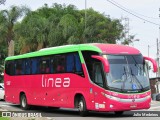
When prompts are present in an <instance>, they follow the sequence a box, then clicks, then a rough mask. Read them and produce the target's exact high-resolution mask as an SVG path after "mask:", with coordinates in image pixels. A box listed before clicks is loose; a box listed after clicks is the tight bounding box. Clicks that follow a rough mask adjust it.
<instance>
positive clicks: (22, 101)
mask: <svg viewBox="0 0 160 120" xmlns="http://www.w3.org/2000/svg"><path fill="white" fill-rule="evenodd" d="M20 105H21V108H22V109H23V110H27V109H29V107H30V106H29V105H28V103H27V98H26V95H25V94H22V95H21V96H20Z"/></svg>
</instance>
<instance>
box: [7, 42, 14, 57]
mask: <svg viewBox="0 0 160 120" xmlns="http://www.w3.org/2000/svg"><path fill="white" fill-rule="evenodd" d="M8 56H14V41H13V40H11V41H10V42H9V45H8Z"/></svg>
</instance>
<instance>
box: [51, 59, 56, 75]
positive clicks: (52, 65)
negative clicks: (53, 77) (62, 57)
mask: <svg viewBox="0 0 160 120" xmlns="http://www.w3.org/2000/svg"><path fill="white" fill-rule="evenodd" d="M50 72H51V73H55V59H54V57H51V65H50Z"/></svg>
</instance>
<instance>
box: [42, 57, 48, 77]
mask: <svg viewBox="0 0 160 120" xmlns="http://www.w3.org/2000/svg"><path fill="white" fill-rule="evenodd" d="M40 73H42V74H43V73H50V58H49V57H44V58H42V59H41V61H40Z"/></svg>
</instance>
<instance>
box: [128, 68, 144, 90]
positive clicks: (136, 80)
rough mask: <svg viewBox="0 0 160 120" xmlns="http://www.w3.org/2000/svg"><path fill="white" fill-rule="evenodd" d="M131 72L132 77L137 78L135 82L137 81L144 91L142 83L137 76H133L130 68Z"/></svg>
mask: <svg viewBox="0 0 160 120" xmlns="http://www.w3.org/2000/svg"><path fill="white" fill-rule="evenodd" d="M130 70H131V75H132V77H134V78H135V80H136V82H137V83H138V84H139V85H140V86H141V89H142V90H143V89H144V88H143V85H142V84H141V82H140V81H139V80H138V78H137V77H136V75H135V74H133V72H132V69H131V68H130Z"/></svg>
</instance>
